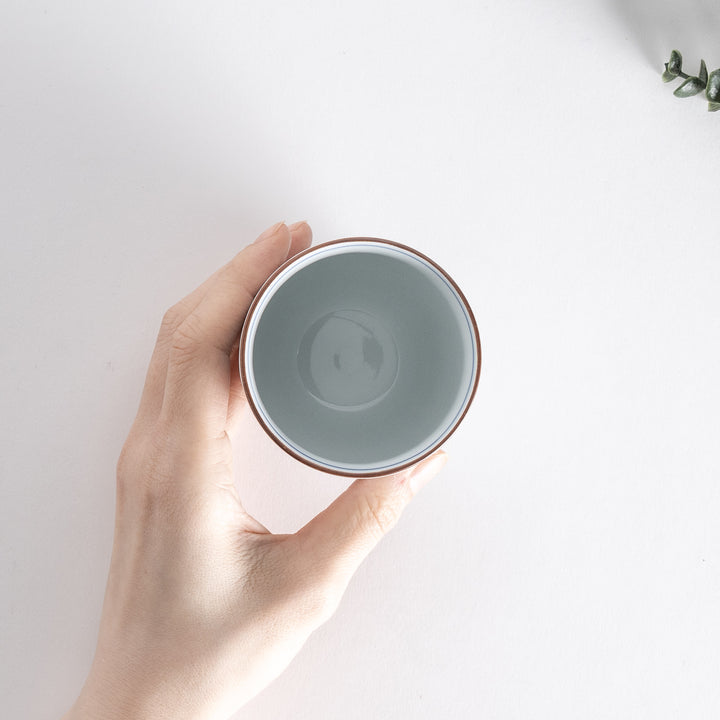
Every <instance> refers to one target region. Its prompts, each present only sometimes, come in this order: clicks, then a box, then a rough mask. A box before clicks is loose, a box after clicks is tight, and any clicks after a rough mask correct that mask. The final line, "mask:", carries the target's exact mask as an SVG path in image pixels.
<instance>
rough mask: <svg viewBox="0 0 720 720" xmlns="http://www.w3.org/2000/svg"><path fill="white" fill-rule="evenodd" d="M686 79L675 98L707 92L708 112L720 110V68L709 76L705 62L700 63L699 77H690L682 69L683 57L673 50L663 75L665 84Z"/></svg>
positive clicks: (676, 92)
mask: <svg viewBox="0 0 720 720" xmlns="http://www.w3.org/2000/svg"><path fill="white" fill-rule="evenodd" d="M677 77H681V78H685V82H684V83H682V84H680V85H678V86H677V88H675V92H674V93H673V95H675V97H680V98H685V97H691V96H693V95H697V94H698V93H701V92H702V91H703V90H704V91H705V97H706V98H707V101H708V111H709V112H717V111H718V110H720V68H718V69H717V70H713V71H712V72H711V73H710V74H709V75H708V71H707V65H705V61H704V60H701V61H700V72H699V73H698V74H697V75H688V74H687V73H684V72H683V69H682V55H681V54H680V53H679V52H678V51H677V50H673V51H672V52H671V53H670V60H668V62H666V63H665V72H664V73H663V74H662V79H663V82H671V81H673V80H674V79H675V78H677Z"/></svg>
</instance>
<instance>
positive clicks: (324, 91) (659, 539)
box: [0, 0, 720, 720]
mask: <svg viewBox="0 0 720 720" xmlns="http://www.w3.org/2000/svg"><path fill="white" fill-rule="evenodd" d="M716 8H717V4H716V3H711V2H704V3H701V2H685V3H673V4H672V6H671V5H670V3H667V6H666V4H665V3H657V2H654V3H651V2H650V0H644V1H641V0H634V1H633V2H627V1H626V2H621V1H620V0H612V1H610V0H608V1H607V2H602V0H592V1H590V2H585V3H576V4H572V3H565V2H559V1H558V0H550V1H549V2H541V3H538V2H530V1H529V0H526V1H525V2H514V3H501V2H497V3H478V2H472V1H470V0H466V1H464V2H446V3H411V2H395V3H386V2H379V0H373V1H371V2H365V3H355V4H350V3H345V4H343V3H330V2H323V3H318V2H315V3H313V2H311V3H277V2H274V3H260V2H257V3H253V4H249V3H231V2H216V3H211V4H204V3H189V2H172V3H171V2H162V3H161V2H153V3H145V2H137V1H135V2H127V1H126V2H122V3H120V2H111V3H107V2H98V3H81V2H55V3H50V2H46V3H40V2H12V1H11V2H8V1H7V0H6V2H4V3H3V4H2V6H1V8H0V35H1V37H0V90H1V91H0V123H1V129H2V132H1V133H0V157H1V158H2V161H1V163H0V223H1V229H0V232H1V233H2V241H1V243H0V273H1V276H0V293H1V298H2V301H1V305H0V313H1V319H2V329H3V338H4V339H3V342H2V375H1V376H0V389H1V391H2V398H3V408H4V412H3V415H2V420H1V421H0V422H1V423H2V426H1V427H0V431H1V433H0V437H2V452H1V453H0V468H1V478H2V479H1V483H2V484H1V485H0V507H1V508H2V510H1V511H0V512H1V513H2V522H1V523H0V564H1V566H2V568H3V572H4V578H5V582H4V583H3V586H4V591H3V593H2V598H1V600H0V662H1V663H2V665H1V666H0V697H2V700H1V701H0V703H1V708H0V714H2V715H3V717H8V718H21V717H22V718H56V717H58V716H59V715H60V714H61V713H62V711H64V710H65V709H66V707H67V706H68V705H69V704H70V703H71V701H72V700H73V698H74V697H75V695H76V693H77V691H78V689H79V687H80V685H81V682H82V680H83V678H84V676H85V673H86V671H87V669H88V667H89V663H90V660H91V657H92V652H93V649H94V643H95V634H96V629H97V623H98V619H99V614H100V607H101V601H102V596H103V591H104V585H105V578H106V571H107V565H108V560H109V553H110V547H111V540H112V521H113V500H114V488H113V484H114V469H115V462H116V458H117V455H118V452H119V450H120V447H121V446H122V443H123V441H124V438H125V435H126V433H127V431H128V429H129V426H130V423H131V421H132V418H133V416H134V413H135V410H136V406H137V402H138V400H139V395H140V390H141V386H142V382H143V378H144V372H145V367H146V364H147V361H148V360H149V357H150V353H151V350H152V346H153V344H154V337H155V332H156V330H157V327H158V325H159V322H160V318H161V316H162V313H163V311H164V310H165V309H166V308H167V307H168V306H169V305H170V304H172V303H173V302H174V301H175V300H177V299H179V298H180V297H181V296H182V295H184V294H186V293H187V292H188V291H190V290H191V289H192V288H193V287H195V286H196V285H197V284H198V283H199V282H201V281H202V280H203V279H204V278H205V276H206V275H208V274H210V273H211V272H212V271H213V270H214V269H215V268H216V267H217V266H218V265H220V264H221V263H223V262H224V261H225V260H226V259H227V258H229V257H230V256H231V255H232V254H234V253H235V252H236V251H237V250H238V249H239V248H240V247H241V246H242V245H243V244H245V243H246V242H248V241H249V240H250V239H252V238H254V237H255V236H256V235H257V234H258V233H259V232H260V231H261V230H262V229H264V228H265V227H266V226H268V225H270V224H272V223H273V222H275V221H276V220H279V219H284V220H287V221H288V222H291V221H293V220H296V219H301V218H307V219H308V220H309V221H310V222H311V223H312V226H313V229H314V231H315V239H316V241H318V242H320V241H323V240H329V239H333V238H336V237H347V236H350V235H372V236H378V237H386V238H389V239H393V240H396V241H399V242H402V243H406V244H410V245H414V246H415V247H417V248H418V249H419V250H421V251H422V252H424V253H427V254H428V255H430V256H431V257H433V258H434V259H435V260H437V261H438V262H439V263H440V264H441V265H442V266H443V267H445V268H446V269H447V270H448V271H449V272H450V273H451V274H452V275H453V276H454V277H455V279H456V280H457V281H458V283H459V284H460V287H461V288H462V289H463V290H464V291H465V293H466V294H467V296H468V299H469V301H470V303H471V304H472V306H473V308H474V311H475V313H476V316H477V319H478V323H479V326H480V335H481V340H482V344H483V371H482V376H481V379H480V386H479V390H478V395H477V398H476V401H475V404H474V406H473V408H472V410H471V412H470V414H469V415H468V417H467V419H466V421H465V423H464V424H463V426H462V428H461V429H460V430H459V431H458V433H457V434H456V435H455V436H454V437H453V438H452V439H451V441H450V443H449V444H448V450H449V452H450V454H451V460H450V462H449V464H448V465H447V467H446V468H445V470H444V471H443V473H442V475H441V476H440V477H439V478H438V479H437V480H436V481H435V482H434V484H431V485H430V486H428V487H427V488H426V489H425V490H423V492H422V493H421V495H419V496H418V498H417V499H416V501H415V502H414V503H413V505H412V506H411V507H410V508H409V509H408V511H407V513H406V514H405V515H404V517H403V518H402V520H401V522H400V524H399V525H398V526H397V528H396V529H395V530H394V531H393V532H392V534H391V535H390V536H389V537H388V538H387V539H386V540H385V541H383V543H382V544H381V546H380V547H379V548H378V549H377V551H376V552H375V554H374V555H373V556H372V557H371V558H370V559H369V560H368V561H367V562H366V563H365V564H364V565H363V567H362V568H361V570H360V571H359V573H358V574H357V576H356V577H355V579H354V580H353V582H352V583H351V585H350V587H349V590H348V593H347V595H346V597H345V599H344V601H343V603H342V606H341V608H340V610H339V611H338V613H337V614H336V616H335V617H334V618H333V619H332V620H331V621H330V622H329V623H328V624H327V625H326V626H324V627H323V628H322V629H321V630H320V631H318V632H317V633H316V634H314V635H313V636H312V637H311V639H310V641H309V642H308V644H307V646H306V647H305V648H304V650H303V651H302V653H301V654H300V655H299V656H298V657H297V658H296V660H295V661H294V662H293V664H292V665H291V667H290V668H289V669H288V670H287V672H286V673H285V674H284V675H283V676H282V677H281V678H280V679H278V680H277V681H276V682H275V683H274V684H273V685H271V686H270V687H269V688H268V689H267V690H265V691H264V692H263V693H262V694H261V695H260V696H258V697H257V698H256V699H255V700H254V701H252V702H251V704H249V705H248V706H247V707H246V708H245V710H244V711H243V712H241V713H240V715H239V716H238V717H242V718H248V719H249V720H261V719H262V720H274V719H276V718H295V719H302V718H313V719H317V718H322V719H331V718H332V719H334V718H348V719H356V718H357V719H359V718H374V719H375V718H380V719H384V718H433V719H435V718H492V719H493V720H511V719H512V720H515V719H518V718H550V717H551V718H579V717H582V718H610V717H612V718H628V719H632V720H640V719H644V718H652V719H653V720H658V719H660V718H663V719H664V718H710V717H718V716H719V715H720V682H718V668H719V667H720V621H719V618H720V602H719V601H720V523H719V522H718V517H719V516H720V488H719V484H718V476H719V472H718V471H719V470H720V453H719V451H718V437H720V416H719V413H718V407H719V406H720V382H719V381H718V374H717V371H718V354H719V353H720V320H719V319H718V307H719V306H720V284H719V283H718V268H719V266H720V229H719V226H718V212H717V207H718V205H717V203H718V200H717V187H718V168H719V167H720V165H719V164H718V149H717V148H718V143H717V138H718V134H719V133H720V114H710V113H708V112H706V109H705V107H706V105H705V103H704V102H703V101H701V100H700V99H698V98H691V99H687V100H679V99H676V98H674V97H673V96H672V87H668V86H664V85H663V84H662V83H661V82H660V79H659V73H660V71H661V70H662V63H663V62H664V61H665V60H666V59H667V57H666V56H667V55H669V51H670V50H671V49H672V48H673V47H677V48H678V49H679V50H681V51H682V52H683V54H684V55H685V58H686V60H687V64H688V66H689V69H690V70H691V71H694V69H695V66H696V65H697V64H698V63H699V60H700V57H701V56H703V57H704V58H705V60H706V61H707V62H708V66H709V67H710V68H711V69H712V68H715V67H718V66H720V50H719V49H718V48H719V46H718V38H720V18H719V12H720V11H718V10H717V9H716ZM673 87H674V84H673ZM238 452H239V453H240V454H243V455H245V456H246V457H247V458H248V461H247V462H248V468H247V470H246V472H245V473H244V474H243V475H242V477H241V478H240V484H241V486H242V490H243V493H244V497H245V501H246V504H247V506H248V507H249V509H250V510H251V511H253V512H255V513H256V514H257V515H258V517H259V519H260V520H261V521H263V522H265V523H267V524H268V525H269V526H270V528H271V529H273V530H278V531H287V530H293V529H295V528H297V527H299V526H300V525H301V524H302V523H304V522H305V521H306V520H307V519H308V518H309V517H310V516H311V515H312V514H314V513H315V512H316V511H317V510H319V509H320V508H321V507H323V506H324V505H325V504H326V503H328V502H329V501H330V500H331V498H332V497H334V496H335V495H336V494H337V493H338V492H339V491H340V490H341V489H342V487H344V483H342V482H340V481H338V480H334V479H331V478H328V477H326V476H322V475H319V474H315V473H313V472H310V471H308V470H306V469H303V468H301V467H300V466H299V465H297V464H296V463H294V462H293V461H292V460H290V459H289V458H287V457H286V456H284V455H282V454H281V453H280V451H279V450H276V449H275V447H274V446H273V445H272V443H271V442H270V441H269V440H267V439H266V438H265V437H264V436H263V435H262V433H261V431H260V430H259V429H258V428H257V426H256V425H255V424H254V423H253V422H252V421H251V418H248V422H247V436H246V440H245V444H244V446H243V447H241V448H238Z"/></svg>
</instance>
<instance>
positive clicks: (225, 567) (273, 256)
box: [65, 223, 446, 720]
mask: <svg viewBox="0 0 720 720" xmlns="http://www.w3.org/2000/svg"><path fill="white" fill-rule="evenodd" d="M311 238H312V232H311V230H310V227H309V226H308V225H307V223H296V224H295V225H291V226H290V227H287V226H286V225H285V224H284V223H281V224H279V225H276V226H274V227H273V228H270V229H269V230H267V231H266V232H265V233H263V234H262V235H261V236H260V237H259V238H258V240H257V241H255V243H253V244H252V245H249V246H248V247H246V248H245V249H244V250H242V251H241V252H240V253H239V254H238V255H236V256H235V257H234V258H233V259H232V260H231V261H230V262H229V263H228V264H227V265H225V266H224V267H222V268H220V270H218V271H217V272H215V274H213V275H212V276H211V277H210V278H209V279H208V280H206V281H205V282H204V283H203V284H202V285H201V286H200V287H198V288H197V289H196V290H195V291H194V292H192V293H191V294H190V295H188V296H187V297H186V298H185V299H184V300H181V301H180V302H179V303H178V304H177V305H175V306H174V307H172V308H170V310H168V312H167V313H166V314H165V317H164V318H163V322H162V326H161V328H160V332H159V335H158V338H157V344H156V346H155V350H154V352H153V355H152V359H151V361H150V367H149V369H148V373H147V379H146V382H145V387H144V390H143V394H142V398H141V401H140V407H139V410H138V414H137V417H136V419H135V421H134V423H133V425H132V428H131V430H130V433H129V436H128V438H127V441H126V442H125V445H124V446H123V449H122V452H121V454H120V458H119V461H118V465H117V497H116V517H115V537H114V543H113V551H112V559H111V563H110V573H109V577H108V582H107V588H106V593H105V602H104V605H103V611H102V618H101V622H100V632H99V638H98V643H97V648H96V653H95V658H94V660H93V663H92V667H91V670H90V673H89V675H88V678H87V681H86V683H85V686H84V687H83V689H82V691H81V693H80V696H79V698H78V699H77V701H76V702H75V704H74V705H73V707H72V709H71V710H70V711H69V712H68V713H67V715H66V716H65V718H66V720H71V719H75V718H93V719H94V720H97V719H98V718H102V719H103V720H114V719H115V718H123V719H130V718H132V719H133V720H141V719H144V718H152V719H153V720H162V719H163V718H173V720H179V719H181V718H193V720H195V719H197V718H213V719H215V718H226V717H228V716H230V715H231V714H232V713H233V712H235V711H236V710H237V709H238V708H240V707H241V706H242V705H243V704H244V703H245V702H247V701H248V700H249V699H250V698H252V697H253V696H254V695H255V694H257V693H258V692H259V691H260V690H261V689H262V688H263V687H265V686H266V685H267V684H268V683H269V682H271V681H272V680H273V679H274V678H275V677H277V675H279V674H280V673H281V672H282V670H283V669H284V668H285V667H286V666H287V665H288V663H289V662H290V661H291V659H292V658H293V657H294V656H295V654H296V653H297V652H298V651H299V650H300V648H301V647H302V645H303V643H304V642H305V640H306V639H307V638H308V636H309V635H310V633H311V632H312V631H313V630H315V629H316V628H317V627H318V626H319V625H321V624H322V623H323V622H325V621H326V620H327V619H328V618H329V617H330V616H331V615H332V613H333V612H334V610H335V608H336V607H337V605H338V602H339V601H340V598H341V596H342V594H343V592H344V590H345V588H346V586H347V584H348V582H349V580H350V578H351V577H352V575H353V573H354V572H355V570H356V569H357V567H358V566H359V565H360V563H361V562H362V560H363V559H364V558H365V557H366V555H367V554H368V553H369V552H370V550H371V549H372V548H373V547H374V546H375V545H376V544H377V542H378V541H379V540H380V538H381V537H382V536H383V535H384V534H385V533H386V532H387V531H388V530H389V529H390V528H391V527H392V526H393V525H394V524H395V522H396V521H397V519H398V517H399V515H400V513H401V512H402V509H403V508H404V507H405V505H406V504H407V502H408V501H409V500H410V499H411V497H412V496H413V494H414V493H415V492H416V491H417V490H418V489H419V487H421V486H422V485H423V484H424V483H425V482H426V481H427V480H428V479H430V477H431V476H432V475H434V474H435V473H436V472H437V471H438V470H439V469H440V467H441V466H442V464H444V461H445V459H446V456H445V453H444V452H442V451H439V452H438V453H435V454H434V455H432V456H431V457H430V458H427V459H426V460H425V461H424V462H422V463H420V464H419V465H416V466H415V468H413V469H411V470H406V471H404V472H400V473H398V474H395V475H391V476H386V477H379V478H369V479H361V480H357V481H355V482H354V483H353V484H352V485H351V486H350V487H349V488H348V489H347V490H346V491H345V492H344V493H343V494H342V495H341V496H340V497H339V498H338V499H337V500H336V501H335V502H334V503H333V504H332V505H330V507H328V508H327V509H326V510H325V511H323V512H322V513H320V514H319V515H318V516H317V517H315V518H314V519H313V520H311V521H310V522H309V523H308V524H307V525H306V526H305V527H303V528H302V529H301V530H300V531H298V532H297V533H295V534H293V535H273V534H271V533H270V532H268V530H266V529H265V528H264V527H263V526H262V525H261V524H260V523H259V522H258V521H257V520H255V519H254V518H252V517H250V515H248V513H247V512H245V510H244V509H243V506H242V504H241V502H240V498H239V497H238V494H237V490H236V488H235V484H234V480H233V462H232V458H233V453H232V439H233V435H234V433H236V432H237V420H238V417H239V412H240V410H241V409H242V408H243V405H244V403H245V399H244V395H243V390H242V385H241V381H240V377H239V372H238V336H239V334H240V330H241V328H242V324H243V320H244V318H245V315H246V313H247V310H248V307H249V305H250V302H251V301H252V299H253V297H254V295H255V294H256V293H257V291H258V290H259V288H260V286H261V285H262V283H263V282H264V281H265V280H266V279H267V278H268V276H269V275H270V274H271V273H272V272H273V271H274V270H275V269H276V268H277V267H278V266H280V265H281V264H282V263H283V262H284V261H285V260H286V259H287V258H288V257H291V256H292V255H294V254H296V253H297V252H299V251H300V250H303V249H305V248H307V247H308V246H309V245H310V243H311Z"/></svg>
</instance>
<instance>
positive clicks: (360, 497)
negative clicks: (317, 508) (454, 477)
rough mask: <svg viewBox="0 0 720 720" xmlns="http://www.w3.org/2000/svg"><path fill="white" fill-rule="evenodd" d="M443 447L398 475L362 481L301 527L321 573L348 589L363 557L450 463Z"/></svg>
mask: <svg viewBox="0 0 720 720" xmlns="http://www.w3.org/2000/svg"><path fill="white" fill-rule="evenodd" d="M447 458H448V455H447V453H446V452H445V451H443V450H438V451H437V452H435V453H433V454H432V455H431V456H430V457H428V458H426V459H425V460H423V461H422V462H420V463H418V464H417V465H414V466H413V467H411V468H408V469H407V470H403V471H401V472H399V473H395V474H394V475H386V476H383V477H376V478H362V479H360V480H356V481H355V482H354V483H353V484H352V485H350V487H349V488H348V489H347V490H346V491H345V492H344V493H343V494H342V495H340V497H338V498H337V499H336V500H335V501H334V502H333V503H332V504H331V505H330V506H329V507H328V508H326V509H325V510H323V512H321V513H320V514H319V515H317V516H316V517H314V518H313V519H312V520H311V521H310V522H309V523H308V524H307V525H305V527H303V528H302V529H301V530H299V531H298V533H297V536H298V540H299V541H300V542H301V543H302V544H303V546H304V551H305V552H306V553H307V559H308V561H310V562H311V563H312V564H313V567H314V569H315V572H318V571H319V572H320V573H322V574H323V575H325V576H326V578H328V579H329V580H330V581H336V582H339V583H342V587H345V585H347V583H348V582H349V581H350V578H351V577H352V576H353V574H354V573H355V571H356V570H357V568H358V567H359V566H360V564H361V563H362V561H363V560H364V559H365V558H366V557H367V556H368V554H369V553H370V551H371V550H372V549H373V548H374V547H375V546H376V545H377V544H378V542H379V541H380V540H381V539H382V537H383V536H384V535H385V534H386V533H387V532H388V531H389V530H390V529H391V528H393V527H394V526H395V524H396V523H397V521H398V520H399V518H400V515H401V514H402V511H403V510H404V509H405V507H406V506H407V505H408V503H409V502H410V500H411V499H412V498H413V497H414V495H415V494H416V493H417V492H418V491H419V490H420V488H421V487H423V486H424V485H425V484H426V483H427V482H429V481H430V480H431V479H432V478H433V477H434V476H435V475H437V473H438V472H439V471H440V469H441V468H442V467H443V465H445V462H446V461H447Z"/></svg>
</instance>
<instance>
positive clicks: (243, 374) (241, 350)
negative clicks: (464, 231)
mask: <svg viewBox="0 0 720 720" xmlns="http://www.w3.org/2000/svg"><path fill="white" fill-rule="evenodd" d="M352 242H370V243H376V244H378V245H389V246H393V247H398V248H401V249H403V250H405V251H406V252H409V253H411V254H412V255H416V256H417V257H419V258H420V259H422V260H423V261H424V262H426V263H428V264H430V265H431V266H432V267H434V268H435V269H436V270H437V271H438V272H440V273H441V275H442V276H443V277H444V278H445V279H446V280H447V281H448V282H449V283H450V285H452V287H453V289H454V290H455V292H456V293H457V294H458V297H459V298H460V300H461V301H462V304H463V306H464V309H465V310H466V311H467V314H468V319H469V320H470V325H471V327H472V332H473V335H474V339H475V345H476V347H477V363H476V364H477V371H476V372H475V379H474V381H473V385H472V389H471V390H470V395H469V397H468V400H467V404H466V405H465V407H464V409H463V411H462V413H461V414H460V416H459V417H458V418H457V420H456V421H455V423H454V424H453V426H452V428H451V429H450V431H449V432H448V433H447V434H446V435H445V436H444V438H442V440H441V441H440V442H439V443H433V444H431V445H430V447H429V448H428V449H427V450H425V451H424V452H423V453H422V454H421V455H420V456H419V457H415V458H413V459H412V460H411V461H408V462H404V463H401V464H399V465H397V466H394V467H393V468H392V469H390V470H389V471H388V472H384V473H381V474H378V473H377V472H376V471H373V470H366V471H362V470H360V471H350V470H342V469H339V468H336V467H328V466H327V465H323V464H322V463H319V462H314V461H313V460H312V459H310V458H308V457H305V456H303V455H301V454H299V453H297V452H296V451H295V450H294V449H293V448H292V447H288V446H287V445H286V444H285V443H284V442H283V441H282V439H281V438H280V437H278V435H277V434H276V433H275V432H274V431H273V429H272V428H271V427H269V426H268V425H267V423H266V422H265V420H264V418H263V417H262V414H261V413H260V411H259V410H258V408H257V406H256V404H255V400H254V399H253V396H252V393H251V392H250V391H249V387H250V384H249V382H248V376H247V368H246V366H245V348H246V343H247V334H248V328H249V327H250V325H251V320H252V317H253V315H254V314H255V311H256V309H257V307H258V305H259V304H260V302H261V300H262V298H263V296H264V295H265V293H266V292H267V290H268V288H269V287H270V285H271V284H272V282H273V281H274V280H275V278H276V277H277V276H278V275H279V274H280V273H281V272H284V271H285V270H286V269H287V268H288V267H289V266H290V265H292V264H294V263H296V262H297V261H298V260H300V258H303V257H305V256H306V255H310V254H312V253H314V252H316V251H317V250H319V249H321V248H326V247H329V246H332V245H340V244H346V243H352ZM238 362H239V367H240V379H241V381H242V387H243V392H244V394H245V398H246V399H247V402H248V405H249V406H250V409H251V410H252V413H253V415H254V416H255V418H256V419H257V421H258V422H259V423H260V426H261V427H262V429H263V430H264V431H265V434H266V435H268V436H269V437H270V439H271V440H273V441H274V442H275V444H276V445H278V446H279V447H280V448H281V449H282V450H284V451H285V452H286V453H287V454H288V455H291V456H292V457H293V458H295V459H296V460H299V461H300V462H301V463H303V465H307V466H309V467H311V468H313V469H315V470H320V471H322V472H325V473H328V474H330V475H336V476H341V477H348V478H370V477H383V476H387V475H394V474H395V473H398V472H401V471H402V470H406V469H407V468H410V467H413V466H414V465H417V464H418V463H420V462H422V461H423V460H424V459H425V458H426V457H428V456H429V455H432V454H433V453H434V452H435V451H436V450H437V449H438V448H439V447H441V446H442V445H444V444H445V443H446V442H447V441H448V439H449V438H450V437H451V436H452V434H453V433H454V432H455V431H456V430H457V428H458V426H459V425H460V424H461V423H462V421H463V419H464V418H465V415H467V412H468V410H469V409H470V406H471V405H472V403H473V400H474V399H475V394H476V391H477V387H478V383H479V381H480V369H481V366H482V349H481V346H480V333H479V331H478V326H477V322H476V321H475V315H474V314H473V311H472V308H471V307H470V303H469V302H468V301H467V298H466V297H465V294H464V293H463V291H462V290H461V289H460V288H459V287H458V285H457V283H456V282H455V281H454V280H453V278H452V277H451V276H450V275H449V274H448V273H447V272H446V271H445V270H444V269H443V268H442V267H440V265H438V264H437V263H436V262H435V261H434V260H433V259H432V258H429V257H428V256H427V255H425V254H424V253H422V252H420V251H419V250H417V249H416V248H413V247H410V246H409V245H403V244H402V243H399V242H395V241H394V240H385V239H383V238H374V237H347V238H340V239H338V240H329V241H327V242H324V243H319V244H318V245H312V246H310V247H309V248H306V249H305V250H302V251H300V252H299V253H297V254H296V255H293V256H292V257H291V258H288V259H287V260H286V261H285V262H284V263H283V264H282V265H280V267H278V268H277V269H276V270H275V271H274V272H273V273H272V274H271V275H270V276H269V277H268V279H267V280H266V281H265V282H264V283H263V284H262V285H261V286H260V289H259V290H258V292H257V293H256V294H255V297H254V298H253V300H252V302H251V303H250V307H249V308H248V311H247V314H246V315H245V320H244V321H243V326H242V330H241V333H240V343H239V346H238Z"/></svg>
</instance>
